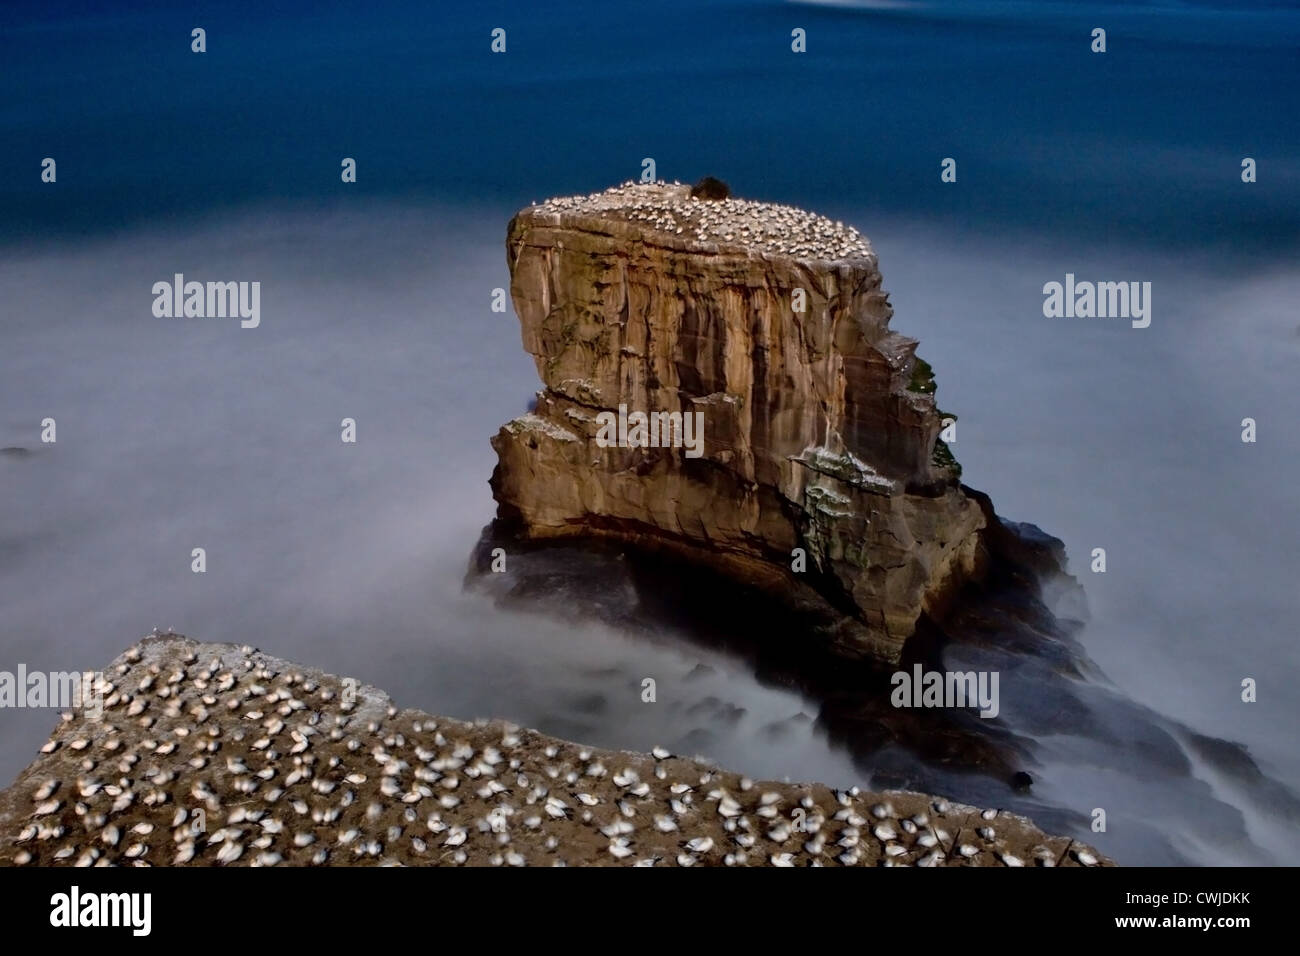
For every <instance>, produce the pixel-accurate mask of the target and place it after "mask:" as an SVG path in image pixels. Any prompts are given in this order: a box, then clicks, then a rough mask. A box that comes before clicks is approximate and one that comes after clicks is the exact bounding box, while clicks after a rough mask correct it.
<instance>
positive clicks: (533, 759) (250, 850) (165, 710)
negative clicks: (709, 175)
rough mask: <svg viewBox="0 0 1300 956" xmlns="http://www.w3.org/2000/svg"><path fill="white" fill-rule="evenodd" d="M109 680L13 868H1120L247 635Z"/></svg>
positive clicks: (1023, 833)
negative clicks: (244, 641)
mask: <svg viewBox="0 0 1300 956" xmlns="http://www.w3.org/2000/svg"><path fill="white" fill-rule="evenodd" d="M97 690H98V695H97V700H99V701H100V703H99V704H97V706H95V707H94V708H93V709H92V710H89V711H83V710H73V711H69V712H68V713H67V714H66V715H65V717H64V720H63V721H61V722H60V724H59V726H58V727H57V728H56V729H55V731H54V733H53V734H52V735H51V737H50V740H49V742H48V743H47V744H46V745H45V746H44V747H43V748H42V750H41V754H40V756H39V757H38V758H37V759H36V761H35V762H34V763H32V764H31V766H29V767H28V768H27V769H26V770H24V771H23V772H22V773H21V774H20V775H19V777H18V779H17V780H16V781H15V782H14V784H13V785H12V786H11V787H9V788H8V789H7V790H4V791H2V792H0V866H5V865H18V866H132V865H134V866H179V865H190V866H213V865H234V866H275V865H285V866H295V865H296V866H328V865H384V864H406V865H442V866H460V865H467V866H486V865H496V866H500V865H509V866H555V865H563V864H569V865H575V864H577V865H619V864H621V865H625V866H630V865H634V864H640V865H646V866H654V865H661V866H694V865H704V866H710V865H712V866H769V865H771V866H839V865H857V866H873V865H887V866H909V865H915V866H1094V865H1098V864H1100V865H1110V861H1109V860H1107V859H1106V858H1105V857H1103V856H1102V855H1101V854H1099V853H1098V852H1097V851H1095V850H1093V849H1092V848H1090V847H1088V846H1085V845H1084V844H1082V843H1077V842H1074V841H1073V840H1071V839H1069V838H1068V837H1051V836H1047V835H1045V834H1044V833H1043V832H1042V831H1041V830H1039V829H1038V828H1037V827H1035V826H1034V825H1033V824H1032V823H1031V822H1030V821H1029V820H1027V819H1025V818H1024V817H1021V816H1017V815H1015V814H1012V813H1007V812H1005V811H998V810H993V809H989V810H978V809H976V808H974V807H970V806H965V805H962V804H959V803H953V802H950V801H947V800H944V799H941V798H934V797H928V796H926V795H924V794H919V793H909V792H895V791H891V792H885V793H868V792H864V791H860V790H858V789H857V788H853V789H852V790H848V791H833V790H831V789H829V788H828V787H826V786H823V785H821V784H790V783H755V782H753V781H751V780H747V779H745V778H743V777H741V776H740V775H739V774H735V773H730V772H728V771H724V770H719V769H718V768H716V767H713V766H710V765H708V764H704V763H701V762H700V761H697V760H692V759H688V758H686V757H679V756H675V755H673V754H670V753H668V752H667V751H665V750H661V749H658V748H656V749H655V751H654V752H653V753H648V754H643V753H627V752H620V751H610V750H598V749H594V748H591V747H584V746H581V745H579V744H574V743H569V742H567V741H563V740H559V739H556V738H554V737H548V736H545V735H543V734H540V733H537V732H536V731H533V730H525V729H523V728H519V727H515V726H512V725H510V724H506V723H503V722H500V721H476V722H473V723H466V722H463V721H459V720H451V719H448V718H445V717H434V716H431V715H429V714H425V713H421V712H419V711H415V710H399V709H398V708H397V707H396V706H394V704H393V702H392V701H391V700H390V699H389V697H388V695H387V694H385V693H384V692H383V691H381V690H379V689H378V688H375V687H370V686H368V685H364V684H361V683H359V682H358V681H356V680H350V679H340V678H338V677H334V676H332V675H329V674H325V673H323V672H321V671H318V670H313V669H310V668H305V667H300V666H298V665H296V664H291V663H288V662H286V661H283V660H279V659H277V658H274V657H271V656H269V655H266V654H263V653H261V652H260V651H256V650H254V649H253V648H252V647H247V646H245V647H242V648H241V647H236V646H234V645H233V644H202V643H197V642H195V641H191V640H188V639H186V638H183V637H181V636H180V635H170V634H168V635H160V636H157V637H148V638H145V639H144V640H143V641H141V642H140V643H139V644H137V645H135V646H133V647H131V648H130V649H128V650H127V651H126V652H125V653H123V654H122V655H121V656H119V657H118V658H117V659H116V660H115V661H113V662H112V663H111V664H110V665H109V667H108V668H107V669H106V670H105V671H104V672H103V675H102V677H101V679H100V683H99V684H98V685H97ZM751 821H752V822H751ZM741 823H743V826H742V825H740V824H741Z"/></svg>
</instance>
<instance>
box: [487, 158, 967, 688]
mask: <svg viewBox="0 0 1300 956" xmlns="http://www.w3.org/2000/svg"><path fill="white" fill-rule="evenodd" d="M507 253H508V262H509V267H510V275H511V287H510V288H511V295H512V297H513V300H514V305H515V310H516V311H517V312H518V314H519V319H520V322H521V324H522V330H523V344H524V348H525V349H526V350H527V351H528V352H530V353H531V354H532V355H533V357H534V359H535V360H536V362H537V370H538V374H539V375H540V376H541V378H542V382H543V383H544V385H545V388H544V389H543V390H542V391H541V392H539V393H538V401H537V406H536V409H535V410H534V411H533V412H531V413H529V414H527V415H523V416H521V417H520V418H517V419H515V420H514V421H512V422H509V423H507V424H506V425H504V426H503V427H502V428H501V430H500V432H499V433H498V434H497V435H496V436H495V437H494V438H493V441H492V445H493V447H494V448H495V449H496V451H497V454H498V456H499V459H500V462H499V465H498V467H497V469H496V471H495V472H494V474H493V477H492V489H493V493H494V495H495V497H496V499H497V501H498V504H499V512H498V514H499V518H501V519H506V520H508V521H509V522H511V523H513V524H514V525H515V526H516V527H517V528H518V529H519V530H520V531H521V533H522V534H523V535H524V536H525V537H527V538H533V539H541V538H553V537H563V536H573V535H606V536H613V537H617V538H621V539H625V540H627V541H629V542H631V543H634V544H638V545H641V546H650V547H663V548H670V549H674V550H676V551H679V552H680V553H682V554H683V555H684V556H687V557H691V558H695V559H698V560H702V561H706V562H708V563H710V564H713V565H716V566H721V567H725V568H727V569H729V570H731V571H732V572H734V573H735V574H737V575H740V576H742V577H744V578H746V579H747V580H752V581H758V582H761V583H763V584H765V585H770V586H771V587H773V588H774V589H781V590H784V591H787V592H788V593H789V595H790V596H791V598H792V600H795V601H802V602H809V601H811V602H818V601H820V602H824V603H826V604H829V605H830V606H831V607H833V608H836V609H837V610H838V611H839V612H841V613H842V614H844V616H845V620H846V624H845V627H844V628H843V629H842V630H843V634H842V636H841V637H840V638H839V639H838V644H839V649H840V650H841V651H847V652H850V653H855V654H860V655H868V656H872V657H875V658H877V659H880V660H881V661H885V662H889V663H893V662H895V661H897V660H898V657H899V655H900V653H901V650H902V646H903V643H904V641H905V640H906V639H907V638H908V636H909V635H911V634H912V632H913V630H914V629H915V627H916V625H917V622H918V620H919V619H920V618H921V616H922V615H923V614H928V615H930V616H931V617H935V618H937V617H940V616H942V614H943V612H944V611H945V610H946V609H947V607H948V605H949V603H950V601H951V598H952V596H953V595H954V593H955V592H956V590H957V588H959V587H960V586H961V585H962V584H963V583H964V582H966V581H967V580H970V579H971V578H973V577H977V576H978V575H979V574H980V573H981V571H982V566H983V563H984V560H985V551H984V549H983V548H982V547H981V530H982V529H983V528H984V527H985V525H986V521H987V518H986V515H985V512H984V510H983V509H981V507H980V506H979V505H978V504H977V503H976V502H975V501H974V500H972V499H971V498H970V497H968V496H967V495H966V494H965V493H964V492H963V490H962V488H961V485H960V484H959V482H958V480H957V471H958V470H957V468H956V466H955V463H954V462H952V460H951V458H950V457H949V456H947V454H946V448H944V447H943V446H942V443H941V442H940V441H939V433H940V431H941V429H942V427H943V424H942V415H941V413H940V412H939V411H938V410H937V409H936V406H935V401H934V397H933V394H931V393H932V391H933V383H932V381H930V380H929V378H928V367H927V366H925V365H924V363H920V364H919V365H918V360H917V359H916V357H915V354H914V353H915V349H916V344H917V343H916V341H915V340H913V339H910V338H907V337H905V336H902V335H899V334H898V333H896V332H893V331H891V330H890V328H889V320H890V318H891V316H892V309H891V307H890V305H889V301H888V297H887V295H886V294H885V293H884V292H883V291H882V288H881V275H880V271H879V269H878V268H877V260H876V256H875V253H874V252H873V251H872V249H871V247H870V245H869V243H867V241H866V240H865V239H864V238H862V237H861V236H859V235H858V234H857V232H856V231H855V230H852V229H849V228H847V227H844V226H842V225H840V224H836V223H831V222H829V221H827V220H825V219H822V218H821V217H816V216H812V215H810V214H808V213H805V212H803V211H801V210H796V209H792V208H790V207H780V206H772V205H769V204H764V203H753V202H745V201H742V200H736V199H727V200H723V201H716V202H707V201H702V200H699V199H695V198H692V197H691V196H690V189H689V187H685V186H681V187H676V186H664V185H643V186H636V185H630V184H629V185H626V186H622V187H617V188H616V189H613V190H609V191H607V192H605V193H599V194H595V195H593V196H588V197H575V198H573V199H559V200H551V201H549V202H547V203H544V204H542V205H540V206H533V207H530V208H528V209H526V210H524V211H522V212H520V213H519V214H518V215H517V216H516V217H515V218H514V220H513V221H512V222H511V223H510V227H509V234H508V238H507ZM620 408H622V414H623V416H624V417H625V418H626V420H627V422H628V425H629V430H628V435H627V439H628V440H627V441H625V442H622V443H619V442H618V441H617V439H618V437H619V436H618V435H617V434H615V433H614V430H613V429H612V428H611V427H610V423H611V420H614V419H616V418H617V416H619V415H620ZM638 412H639V413H644V414H645V415H646V416H647V417H649V424H651V425H653V424H655V423H656V422H658V423H661V424H663V423H664V422H665V419H664V418H662V417H660V418H655V417H651V416H654V415H655V413H660V416H663V415H664V413H667V415H670V416H678V415H680V416H683V417H682V418H681V419H680V420H681V422H682V423H683V425H684V424H685V423H686V422H687V417H688V416H695V417H694V418H693V419H692V420H693V421H694V422H699V423H701V424H702V426H703V428H702V443H700V444H699V445H695V446H691V443H690V442H689V441H687V440H688V439H692V438H697V437H698V434H695V435H693V434H692V432H691V431H690V430H689V429H687V428H685V427H682V428H680V429H679V430H676V431H674V430H672V429H671V428H669V427H667V426H666V425H665V426H664V427H660V428H653V427H652V428H649V429H647V430H646V433H644V434H642V433H639V432H638V431H637V429H636V428H635V426H636V424H637V417H636V415H635V413H638ZM676 421H677V419H674V420H673V423H674V425H675V424H676ZM610 439H614V441H611V440H610ZM664 446H669V447H664Z"/></svg>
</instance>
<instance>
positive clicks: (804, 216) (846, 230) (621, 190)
mask: <svg viewBox="0 0 1300 956" xmlns="http://www.w3.org/2000/svg"><path fill="white" fill-rule="evenodd" d="M526 214H527V215H530V216H534V217H537V216H543V217H550V218H552V219H553V220H554V221H555V222H556V224H557V225H559V224H562V223H563V222H564V220H565V218H566V217H572V216H581V217H596V218H602V219H620V220H624V221H626V222H629V223H633V224H635V225H638V226H640V227H641V228H643V229H646V230H648V231H653V232H656V233H660V234H662V235H664V236H673V237H677V238H678V239H679V240H680V241H681V242H682V244H683V245H684V246H685V247H687V248H690V247H693V246H694V247H699V248H700V249H701V250H702V251H709V252H712V251H716V250H718V249H720V248H724V247H738V248H740V249H742V250H743V251H745V252H754V253H767V254H770V255H778V256H789V257H791V258H795V259H809V260H821V261H836V260H842V259H867V258H873V257H874V256H875V252H874V251H873V250H872V248H871V243H870V242H868V241H867V238H866V237H865V236H863V235H862V234H860V233H859V232H858V231H857V230H856V229H854V228H853V227H852V226H846V225H845V224H844V223H842V222H833V221H831V220H830V219H827V218H826V217H825V216H819V215H817V214H816V213H811V212H808V211H807V210H805V209H800V208H798V207H796V206H783V205H779V204H776V203H766V202H756V201H753V200H747V199H722V200H708V199H698V198H695V197H692V196H691V190H690V187H689V186H684V185H682V184H681V183H672V184H669V183H663V182H655V183H637V182H626V183H623V184H622V185H620V186H613V187H611V188H609V189H606V190H605V191H604V192H598V193H592V194H591V195H588V196H564V197H559V198H554V199H548V200H546V201H545V202H543V203H540V204H536V205H533V206H531V207H529V209H528V210H526Z"/></svg>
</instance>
